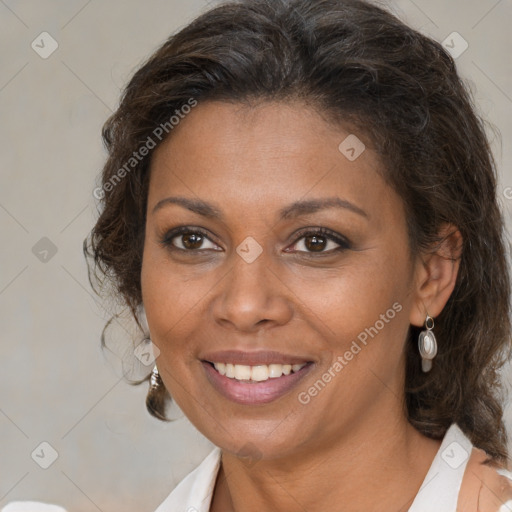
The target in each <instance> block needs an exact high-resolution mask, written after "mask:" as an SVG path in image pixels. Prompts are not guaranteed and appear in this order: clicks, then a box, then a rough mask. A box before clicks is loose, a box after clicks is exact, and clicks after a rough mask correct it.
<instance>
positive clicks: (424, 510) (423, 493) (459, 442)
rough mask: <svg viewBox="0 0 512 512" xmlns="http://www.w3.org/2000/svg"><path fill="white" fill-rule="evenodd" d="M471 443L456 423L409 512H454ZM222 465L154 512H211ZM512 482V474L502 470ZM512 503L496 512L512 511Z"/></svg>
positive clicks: (184, 485) (12, 507) (211, 464)
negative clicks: (216, 482)
mask: <svg viewBox="0 0 512 512" xmlns="http://www.w3.org/2000/svg"><path fill="white" fill-rule="evenodd" d="M472 449H473V445H472V443H471V441H470V440H469V439H468V438H467V437H466V435H465V434H464V433H463V432H462V430H460V428H459V427H458V426H457V425H456V424H455V423H454V424H452V426H451V427H450V428H449V429H448V430H447V432H446V434H445V436H444V438H443V441H442V443H441V446H440V447H439V450H438V451H437V453H436V456H435V457H434V460H433V461H432V464H431V466H430V469H429V470H428V472H427V475H426V477H425V479H424V480H423V483H422V485H421V487H420V490H419V491H418V494H417V495H416V497H415V499H414V501H413V503H412V505H411V506H410V508H409V510H408V512H455V510H456V507H457V500H458V497H459V491H460V487H461V483H462V478H463V476H464V471H465V469H466V465H467V462H468V458H469V455H470V454H471V451H472ZM220 462H221V450H220V448H218V447H216V448H214V449H213V450H212V451H211V453H210V454H209V455H208V456H207V457H206V458H205V459H204V460H203V462H201V464H200V465H199V466H198V467H197V468H196V469H195V470H194V471H192V472H191V473H189V474H188V475H187V476H186V477H185V478H184V479H183V480H182V481H181V482H180V483H179V484H178V485H177V486H176V488H175V489H174V490H173V491H172V492H171V494H169V496H168V497H167V498H166V499H165V500H164V502H163V503H162V504H161V505H160V506H159V507H158V508H157V509H156V511H155V512H209V511H210V505H211V501H212V495H213V490H214V487H215V481H216V479H217V474H218V472H219V468H220ZM498 473H500V474H501V475H503V476H506V477H507V478H508V479H509V480H512V473H510V472H508V471H506V470H499V471H498ZM510 510H512V500H510V501H507V502H506V503H505V504H503V506H502V507H501V508H500V510H499V511H497V512H510ZM24 511H27V512H39V511H40V512H66V511H65V510H64V509H63V508H61V507H57V506H55V505H46V504H44V503H36V502H11V503H9V504H8V505H7V506H6V507H4V508H3V509H2V511H1V512H24Z"/></svg>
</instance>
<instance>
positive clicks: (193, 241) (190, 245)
mask: <svg viewBox="0 0 512 512" xmlns="http://www.w3.org/2000/svg"><path fill="white" fill-rule="evenodd" d="M203 238H204V237H203V235H200V234H197V233H190V234H187V235H181V240H182V244H183V246H184V247H185V249H199V248H200V247H201V245H202V244H203Z"/></svg>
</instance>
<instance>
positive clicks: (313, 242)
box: [304, 235, 327, 252]
mask: <svg viewBox="0 0 512 512" xmlns="http://www.w3.org/2000/svg"><path fill="white" fill-rule="evenodd" d="M304 240H305V242H304V246H305V247H306V249H308V250H309V251H311V252H322V251H323V250H324V249H325V246H326V245H327V239H326V238H325V237H320V236H316V235H310V236H306V237H304Z"/></svg>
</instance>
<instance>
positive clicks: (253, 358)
mask: <svg viewBox="0 0 512 512" xmlns="http://www.w3.org/2000/svg"><path fill="white" fill-rule="evenodd" d="M200 359H201V360H203V361H208V362H210V363H228V364H242V365H247V366H258V365H263V364H267V365H268V364H302V363H309V362H311V360H310V359H308V358H307V357H302V356H294V355H290V354H283V353H281V352H275V351H273V350H265V351H259V352H244V351H242V350H221V351H218V352H208V353H206V354H203V355H202V356H201V358H200Z"/></svg>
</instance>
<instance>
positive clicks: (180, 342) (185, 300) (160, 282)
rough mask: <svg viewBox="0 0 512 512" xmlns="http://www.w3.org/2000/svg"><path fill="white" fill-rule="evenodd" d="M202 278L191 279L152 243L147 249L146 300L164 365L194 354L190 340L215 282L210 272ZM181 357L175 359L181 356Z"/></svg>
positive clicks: (143, 275) (143, 272) (143, 282)
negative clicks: (176, 356) (175, 356)
mask: <svg viewBox="0 0 512 512" xmlns="http://www.w3.org/2000/svg"><path fill="white" fill-rule="evenodd" d="M203 275H204V277H203V278H202V279H191V280H189V278H187V276H186V274H185V273H184V272H183V269H180V268H178V267H177V266H175V265H172V264H171V262H170V261H169V258H168V257H166V254H165V251H162V250H161V248H159V247H155V245H151V242H150V243H149V244H148V246H147V247H146V248H145V250H144V257H143V264H142V270H141V287H142V300H143V303H144V308H145V311H146V316H147V319H148V324H149V328H150V332H151V339H152V341H153V343H155V344H156V345H157V347H158V348H159V349H160V352H161V354H162V356H163V360H162V361H161V364H166V365H167V364H168V363H172V364H175V363H174V362H176V361H186V360H188V359H189V356H190V357H191V350H192V348H193V345H192V343H188V342H187V340H188V339H190V336H191V334H192V332H193V331H194V330H195V328H196V326H197V323H198V322H199V323H201V321H202V319H203V316H202V315H201V308H202V307H203V304H204V301H205V300H207V296H208V293H209V290H211V289H212V287H213V285H214V281H213V279H212V278H211V277H212V276H210V274H209V273H205V274H203ZM178 353H179V356H180V357H179V358H174V357H173V358H171V357H170V356H172V355H177V354H178Z"/></svg>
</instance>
